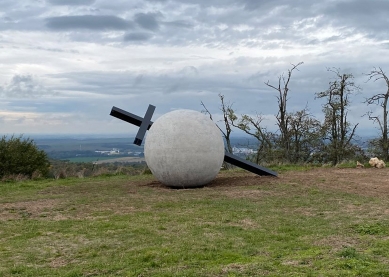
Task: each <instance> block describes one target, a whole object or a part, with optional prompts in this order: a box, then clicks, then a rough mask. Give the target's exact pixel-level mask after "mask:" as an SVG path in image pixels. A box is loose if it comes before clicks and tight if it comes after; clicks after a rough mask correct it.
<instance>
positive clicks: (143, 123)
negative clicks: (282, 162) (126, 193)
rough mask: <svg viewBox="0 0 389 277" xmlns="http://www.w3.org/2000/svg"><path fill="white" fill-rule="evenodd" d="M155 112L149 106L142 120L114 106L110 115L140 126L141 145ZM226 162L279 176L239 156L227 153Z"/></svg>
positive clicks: (153, 107)
mask: <svg viewBox="0 0 389 277" xmlns="http://www.w3.org/2000/svg"><path fill="white" fill-rule="evenodd" d="M154 110H155V106H153V105H149V107H148V109H147V111H146V114H145V117H144V118H142V117H140V116H137V115H135V114H132V113H129V112H127V111H125V110H122V109H119V108H117V107H115V106H114V107H112V110H111V113H110V115H111V116H114V117H116V118H119V119H121V120H123V121H126V122H128V123H131V124H133V125H135V126H139V127H140V128H139V130H138V133H137V135H136V137H135V140H134V144H136V145H141V144H142V141H143V138H144V136H145V134H146V131H147V130H149V129H150V127H151V125H152V124H153V122H152V121H151V117H152V116H153V113H154ZM224 161H225V162H227V163H230V164H233V165H235V166H237V167H240V168H243V169H245V170H248V171H250V172H252V173H255V174H257V175H268V176H277V172H275V171H273V170H270V169H268V168H266V167H263V166H260V165H258V164H256V163H253V162H250V161H247V160H245V159H242V158H240V157H238V156H235V155H233V154H231V153H228V152H227V151H226V152H225V153H224Z"/></svg>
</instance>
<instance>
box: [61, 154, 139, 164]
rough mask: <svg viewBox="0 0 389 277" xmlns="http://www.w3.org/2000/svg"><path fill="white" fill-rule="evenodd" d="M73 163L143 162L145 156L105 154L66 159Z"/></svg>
mask: <svg viewBox="0 0 389 277" xmlns="http://www.w3.org/2000/svg"><path fill="white" fill-rule="evenodd" d="M66 160H68V161H70V162H72V163H92V162H93V163H96V164H102V163H115V162H120V163H136V162H143V161H144V160H145V159H144V158H138V157H120V158H118V157H115V156H103V157H76V158H68V159H66Z"/></svg>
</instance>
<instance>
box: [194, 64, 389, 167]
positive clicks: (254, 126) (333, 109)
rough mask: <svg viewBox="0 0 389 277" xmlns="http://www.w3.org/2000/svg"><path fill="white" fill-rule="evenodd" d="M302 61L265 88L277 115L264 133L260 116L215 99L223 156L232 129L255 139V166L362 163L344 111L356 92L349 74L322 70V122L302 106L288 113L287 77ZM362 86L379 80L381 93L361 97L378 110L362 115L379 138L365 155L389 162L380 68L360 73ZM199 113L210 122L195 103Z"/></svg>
mask: <svg viewBox="0 0 389 277" xmlns="http://www.w3.org/2000/svg"><path fill="white" fill-rule="evenodd" d="M302 65H303V62H300V63H298V64H295V65H294V64H292V65H291V68H289V69H288V71H287V72H286V73H283V74H281V75H280V76H278V79H277V81H276V82H275V83H271V82H270V81H267V82H265V85H266V86H268V87H269V88H271V89H272V90H273V91H274V92H275V93H276V99H277V104H278V111H277V114H276V115H275V119H276V122H277V130H276V131H269V130H268V129H267V128H266V126H265V125H264V124H263V119H264V118H263V116H262V115H261V114H259V113H257V114H256V115H255V116H252V115H248V114H242V115H237V114H236V111H235V110H234V108H233V104H231V103H229V102H227V101H226V99H225V96H224V95H222V94H219V98H220V102H221V103H220V110H221V112H222V115H223V119H222V120H221V121H222V122H223V128H221V127H219V126H218V127H219V129H220V130H221V132H222V135H223V137H224V139H225V141H226V151H228V152H230V153H232V146H231V140H230V137H231V133H232V131H233V128H237V129H239V130H241V131H243V132H244V133H246V134H248V135H249V136H251V137H253V138H255V140H256V144H257V149H256V152H255V154H254V155H252V156H250V157H249V158H250V159H251V160H252V161H254V162H256V163H261V162H262V163H263V162H265V163H275V162H276V163H279V162H281V163H307V162H315V163H330V164H332V165H337V164H339V163H341V162H342V161H346V160H358V159H366V158H367V157H366V154H367V153H365V151H363V149H361V147H360V146H358V145H357V144H356V141H355V132H356V130H357V127H358V123H356V124H352V123H351V122H350V121H349V119H348V112H349V108H350V103H351V99H352V97H353V96H354V95H355V94H356V93H358V92H359V91H360V90H361V88H360V87H359V86H358V85H356V84H355V82H354V76H353V74H352V73H345V72H341V70H340V69H338V68H327V71H329V72H331V73H332V74H333V76H334V78H333V79H331V81H329V83H328V87H327V88H326V89H325V90H323V91H320V92H316V93H315V98H316V99H323V100H324V104H323V105H322V112H323V115H324V120H323V121H319V120H317V119H316V118H315V117H313V116H312V115H311V114H310V112H309V108H308V106H305V107H304V108H303V109H302V110H299V111H290V110H289V109H288V100H289V92H290V89H289V87H290V82H291V80H292V75H293V73H294V72H295V71H296V70H298V69H299V67H300V66H302ZM364 75H365V76H366V77H367V81H374V82H375V81H383V82H382V83H383V87H382V93H377V94H375V95H373V96H371V97H369V98H366V99H365V101H364V103H366V105H376V106H378V107H380V109H379V111H380V112H379V113H378V114H374V113H373V112H371V111H370V112H368V113H367V114H366V116H368V118H369V120H371V121H372V122H373V123H374V124H376V125H378V127H379V130H380V133H379V136H378V137H376V138H374V139H371V140H369V142H368V143H369V154H370V155H374V156H377V157H380V158H381V159H383V160H385V161H388V160H389V138H388V99H389V79H388V77H387V75H386V73H385V72H384V71H383V70H382V68H380V67H379V68H373V70H371V71H370V72H369V73H365V74H364ZM201 105H202V106H203V108H204V110H203V112H204V113H206V114H208V115H209V116H210V118H211V119H212V114H211V112H210V111H209V110H208V109H207V107H206V105H205V104H204V103H203V102H201Z"/></svg>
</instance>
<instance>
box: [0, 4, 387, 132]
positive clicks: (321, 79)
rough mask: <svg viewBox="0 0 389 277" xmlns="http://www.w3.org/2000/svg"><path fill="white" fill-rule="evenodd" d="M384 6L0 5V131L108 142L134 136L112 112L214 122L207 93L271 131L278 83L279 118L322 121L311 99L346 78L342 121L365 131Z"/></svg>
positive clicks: (215, 106)
mask: <svg viewBox="0 0 389 277" xmlns="http://www.w3.org/2000/svg"><path fill="white" fill-rule="evenodd" d="M388 13H389V1H387V0H369V1H366V0H348V1H347V0H336V1H335V0H322V1H311V0H294V1H286V0H273V1H265V0H110V1H108V0H18V1H15V0H1V1H0V73H1V74H0V100H1V101H0V133H2V134H13V133H14V134H20V133H24V134H31V133H42V134H43V133H44V134H49V133H50V134H53V133H54V134H55V133H56V134H74V133H83V134H92V133H93V134H96V133H98V134H118V133H121V134H123V133H129V134H131V133H134V132H136V130H137V129H136V128H135V127H133V126H131V125H130V124H128V123H124V122H122V121H120V120H118V119H116V118H113V117H111V116H109V113H110V110H111V108H112V106H117V107H119V108H122V109H125V110H127V111H129V112H132V113H135V114H138V115H140V116H143V115H144V113H145V111H146V109H147V106H148V104H153V105H155V106H156V112H155V114H154V116H153V120H154V121H155V120H156V119H157V118H158V117H159V116H161V115H162V114H164V113H167V112H169V111H171V110H174V109H181V108H182V109H193V110H198V111H201V110H202V107H201V105H200V102H201V101H203V102H204V103H205V104H206V106H207V108H208V109H209V110H210V111H211V112H212V113H213V115H214V117H215V118H216V119H218V118H220V110H219V106H220V102H219V98H218V94H219V93H221V94H223V95H225V100H226V101H227V102H230V103H233V107H234V108H235V110H236V113H237V114H255V113H261V114H262V115H263V117H264V118H265V120H264V122H263V123H264V125H265V126H267V127H268V128H270V129H274V128H275V127H274V125H275V119H274V116H275V114H276V113H277V101H276V98H275V96H276V91H274V90H272V89H271V88H269V87H267V86H266V85H265V84H264V82H267V81H269V82H270V83H271V84H274V85H277V82H278V76H279V75H281V74H282V73H283V72H285V73H286V72H287V70H288V69H289V68H291V64H297V63H299V62H304V64H303V65H301V66H299V68H298V69H299V71H294V72H293V76H292V80H291V82H290V86H289V88H290V92H289V102H288V110H289V111H290V112H293V111H297V110H301V109H303V108H304V107H305V106H306V105H308V107H309V109H310V112H311V113H312V114H313V115H314V116H316V117H317V119H320V120H321V119H322V112H321V105H322V104H323V101H322V100H315V93H316V92H320V91H324V90H326V89H327V88H328V82H329V81H331V80H332V78H333V77H334V75H333V74H331V73H330V72H327V68H328V67H330V68H331V67H336V68H339V69H340V72H342V73H352V74H354V76H355V82H356V83H357V84H358V85H360V86H361V87H362V89H363V90H362V91H361V93H360V94H359V95H357V96H355V97H354V98H352V106H351V111H350V121H351V122H352V123H358V122H359V123H360V126H359V134H364V132H375V127H374V125H373V124H372V123H371V122H369V121H368V120H367V119H366V117H362V115H363V114H364V113H366V112H367V111H369V110H370V109H373V110H377V111H380V110H379V109H377V108H376V107H367V106H366V104H364V103H362V102H363V100H364V99H365V98H366V97H369V96H371V95H373V94H374V93H385V92H386V85H385V83H384V82H383V81H382V80H381V81H377V82H366V80H367V77H366V76H365V75H363V73H368V72H370V71H371V70H372V69H373V67H382V69H383V70H384V71H387V72H388V74H389V28H388V26H389V16H388Z"/></svg>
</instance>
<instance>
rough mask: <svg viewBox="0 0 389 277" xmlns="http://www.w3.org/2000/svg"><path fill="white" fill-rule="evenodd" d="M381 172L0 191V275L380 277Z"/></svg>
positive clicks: (386, 232)
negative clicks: (179, 185)
mask: <svg viewBox="0 0 389 277" xmlns="http://www.w3.org/2000/svg"><path fill="white" fill-rule="evenodd" d="M387 176H389V170H388V169H383V170H377V169H361V170H357V169H334V168H326V169H307V170H304V171H287V172H284V173H281V174H280V176H279V178H272V177H258V176H255V175H252V174H249V173H245V172H243V171H234V172H222V173H221V174H220V176H218V178H217V179H216V180H215V181H214V182H213V183H212V184H210V185H209V186H207V187H204V188H199V189H186V190H174V189H169V188H166V187H164V186H163V185H161V184H160V183H159V182H157V181H155V180H154V179H153V177H152V176H151V175H143V176H133V177H126V176H114V177H98V178H84V179H65V180H55V181H51V180H45V181H35V182H34V181H28V182H20V183H3V184H0V257H1V258H0V276H389V177H387Z"/></svg>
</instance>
